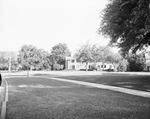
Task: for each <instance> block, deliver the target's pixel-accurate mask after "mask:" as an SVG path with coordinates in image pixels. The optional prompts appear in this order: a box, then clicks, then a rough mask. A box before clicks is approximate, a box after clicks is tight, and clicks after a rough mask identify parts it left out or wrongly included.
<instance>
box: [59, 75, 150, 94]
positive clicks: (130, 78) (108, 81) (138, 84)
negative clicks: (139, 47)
mask: <svg viewBox="0 0 150 119" xmlns="http://www.w3.org/2000/svg"><path fill="white" fill-rule="evenodd" d="M61 78H65V79H70V80H78V81H85V82H91V83H99V84H105V85H112V86H119V87H124V88H130V89H136V90H141V91H147V92H150V75H149V76H148V75H147V76H146V75H145V76H144V75H128V74H111V73H104V74H103V75H88V76H81V75H77V76H61Z"/></svg>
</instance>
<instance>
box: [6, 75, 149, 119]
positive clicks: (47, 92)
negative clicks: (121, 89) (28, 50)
mask: <svg viewBox="0 0 150 119" xmlns="http://www.w3.org/2000/svg"><path fill="white" fill-rule="evenodd" d="M7 81H8V84H9V102H8V104H7V119H42V118H43V119H149V117H150V115H149V112H150V99H149V98H142V97H138V96H132V95H128V94H123V93H118V92H113V91H108V90H102V89H98V88H91V87H86V86H82V85H76V84H72V83H67V82H61V81H55V80H50V79H44V78H40V77H39V78H33V77H32V78H21V77H20V78H19V77H18V78H10V79H7Z"/></svg>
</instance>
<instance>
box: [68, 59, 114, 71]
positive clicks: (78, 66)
mask: <svg viewBox="0 0 150 119" xmlns="http://www.w3.org/2000/svg"><path fill="white" fill-rule="evenodd" d="M93 65H94V62H90V63H88V65H87V69H92V67H93ZM96 67H97V70H107V69H114V66H113V64H111V63H102V62H97V63H96ZM65 69H72V70H82V69H83V70H84V69H86V63H83V62H77V61H76V59H75V58H72V57H66V61H65Z"/></svg>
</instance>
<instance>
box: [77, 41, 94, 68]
mask: <svg viewBox="0 0 150 119" xmlns="http://www.w3.org/2000/svg"><path fill="white" fill-rule="evenodd" d="M91 49H92V48H91V46H90V45H89V44H88V43H87V44H85V45H83V46H81V48H80V49H79V50H78V51H77V53H76V54H75V57H76V59H77V61H80V62H85V63H86V71H87V66H88V63H89V62H91V61H92V53H91Z"/></svg>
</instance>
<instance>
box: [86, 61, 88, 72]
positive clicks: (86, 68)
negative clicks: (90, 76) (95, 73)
mask: <svg viewBox="0 0 150 119" xmlns="http://www.w3.org/2000/svg"><path fill="white" fill-rule="evenodd" d="M87 66H88V62H86V71H88V69H87Z"/></svg>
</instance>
